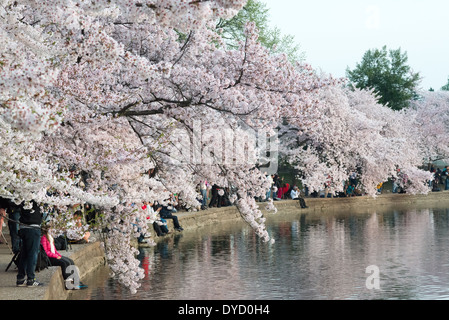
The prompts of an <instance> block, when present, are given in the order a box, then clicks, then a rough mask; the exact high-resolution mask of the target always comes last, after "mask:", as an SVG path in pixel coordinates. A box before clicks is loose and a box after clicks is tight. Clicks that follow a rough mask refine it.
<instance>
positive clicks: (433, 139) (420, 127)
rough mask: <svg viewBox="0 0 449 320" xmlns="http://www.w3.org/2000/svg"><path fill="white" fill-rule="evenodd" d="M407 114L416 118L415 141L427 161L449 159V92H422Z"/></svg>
mask: <svg viewBox="0 0 449 320" xmlns="http://www.w3.org/2000/svg"><path fill="white" fill-rule="evenodd" d="M420 97H421V98H420V99H419V100H416V101H413V102H412V105H411V107H410V108H409V109H407V116H408V117H410V118H414V119H415V125H414V126H413V129H414V130H415V132H414V133H415V134H414V137H415V142H416V143H417V144H419V147H420V149H421V152H422V153H423V159H424V161H425V162H428V163H432V162H433V161H436V160H447V159H449V145H448V143H446V142H445V140H446V137H447V136H448V133H449V132H448V130H449V94H448V92H446V91H436V92H428V91H425V92H420Z"/></svg>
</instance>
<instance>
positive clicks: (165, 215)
mask: <svg viewBox="0 0 449 320" xmlns="http://www.w3.org/2000/svg"><path fill="white" fill-rule="evenodd" d="M160 207H162V209H161V211H160V212H159V215H160V217H161V218H162V219H164V220H167V219H172V220H173V226H174V227H175V230H176V231H182V230H184V229H183V228H182V227H181V226H180V225H179V221H178V217H177V216H174V215H173V214H172V211H173V210H172V209H171V208H169V206H160Z"/></svg>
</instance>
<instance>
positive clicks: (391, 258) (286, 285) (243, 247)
mask: <svg viewBox="0 0 449 320" xmlns="http://www.w3.org/2000/svg"><path fill="white" fill-rule="evenodd" d="M267 225H268V231H269V233H270V234H271V235H272V236H273V237H274V238H275V239H276V243H275V244H273V245H269V244H266V243H263V242H262V241H261V240H260V239H258V238H257V236H255V235H254V233H253V232H252V231H251V229H250V228H249V227H248V226H247V225H246V224H245V223H243V222H236V223H226V224H223V225H220V226H215V227H205V228H202V229H200V230H195V231H185V232H183V233H181V234H177V235H175V236H173V237H166V238H164V239H163V240H162V241H161V242H160V243H158V245H157V246H156V247H154V248H146V249H142V250H141V251H140V255H139V259H140V260H141V261H142V266H143V268H144V269H145V274H146V276H145V279H144V280H143V281H142V286H141V288H140V289H139V291H138V292H137V293H136V294H134V295H133V294H131V293H130V292H129V290H128V289H127V288H125V287H122V286H121V285H119V284H118V283H117V282H116V281H115V280H114V279H110V278H108V276H107V271H106V270H104V269H102V270H99V271H98V272H97V273H95V274H94V275H93V276H92V277H91V278H90V279H86V281H85V282H87V283H88V284H89V285H90V287H89V289H88V290H83V291H80V292H76V293H75V294H74V295H72V299H90V300H102V299H107V300H134V299H137V300H144V299H149V300H155V299H167V300H168V299H180V300H190V299H194V300H208V299H219V300H221V299H223V300H237V299H239V300H240V299H247V300H259V299H272V300H278V299H449V250H448V244H449V209H445V208H438V209H437V208H433V209H432V208H424V209H413V208H406V207H402V208H401V207H399V208H396V209H388V210H387V209H385V210H376V211H374V210H365V211H361V212H355V211H353V212H351V213H346V212H333V213H324V214H323V213H319V214H318V213H311V214H302V213H301V212H300V211H299V209H294V211H293V212H289V211H285V210H284V212H282V211H280V212H278V213H277V214H276V215H271V216H269V219H268V221H267ZM373 265H374V266H376V267H377V268H378V270H379V271H380V273H379V286H380V288H379V289H376V288H374V289H368V288H367V286H366V282H367V277H369V276H371V275H372V274H371V273H370V272H368V273H367V272H366V271H367V270H366V268H367V267H368V266H373Z"/></svg>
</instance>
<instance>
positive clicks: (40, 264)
mask: <svg viewBox="0 0 449 320" xmlns="http://www.w3.org/2000/svg"><path fill="white" fill-rule="evenodd" d="M50 266H51V263H50V259H49V258H48V256H47V253H46V252H45V250H44V247H43V246H42V245H40V248H39V253H38V254H37V262H36V271H37V272H39V271H41V270H44V269H47V268H48V267H50Z"/></svg>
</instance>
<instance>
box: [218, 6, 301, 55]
mask: <svg viewBox="0 0 449 320" xmlns="http://www.w3.org/2000/svg"><path fill="white" fill-rule="evenodd" d="M268 11H269V10H268V9H267V7H266V4H265V3H263V2H260V1H257V0H248V2H247V3H246V5H245V7H243V9H242V10H240V12H239V13H238V14H237V15H236V16H234V17H233V18H232V19H229V20H224V19H221V20H220V21H219V22H218V24H217V28H219V29H221V30H222V38H223V39H225V41H226V43H227V45H228V47H229V48H230V49H232V48H238V46H239V42H240V41H243V40H244V39H245V34H244V30H245V25H246V23H247V22H254V23H255V24H256V27H257V29H259V41H260V43H261V44H262V45H263V46H264V47H266V48H268V49H269V50H270V51H271V52H272V53H275V54H276V53H285V54H286V55H287V56H288V58H289V60H290V61H291V62H294V61H301V60H304V53H303V52H301V51H300V46H299V45H298V44H297V43H295V40H294V36H292V35H282V33H281V31H280V29H279V28H277V27H274V28H271V27H270V26H269V12H268Z"/></svg>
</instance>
